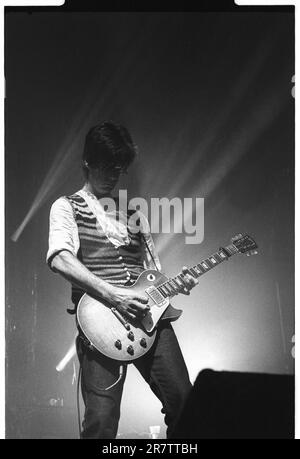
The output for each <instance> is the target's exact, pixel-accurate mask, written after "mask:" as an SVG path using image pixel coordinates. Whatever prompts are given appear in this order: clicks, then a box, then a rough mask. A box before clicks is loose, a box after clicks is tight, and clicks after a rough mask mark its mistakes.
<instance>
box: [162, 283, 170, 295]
mask: <svg viewBox="0 0 300 459" xmlns="http://www.w3.org/2000/svg"><path fill="white" fill-rule="evenodd" d="M160 287H161V289H162V290H163V291H164V292H165V294H166V296H169V294H170V292H169V290H168V289H167V287H166V286H165V285H164V284H162V285H161V286H160Z"/></svg>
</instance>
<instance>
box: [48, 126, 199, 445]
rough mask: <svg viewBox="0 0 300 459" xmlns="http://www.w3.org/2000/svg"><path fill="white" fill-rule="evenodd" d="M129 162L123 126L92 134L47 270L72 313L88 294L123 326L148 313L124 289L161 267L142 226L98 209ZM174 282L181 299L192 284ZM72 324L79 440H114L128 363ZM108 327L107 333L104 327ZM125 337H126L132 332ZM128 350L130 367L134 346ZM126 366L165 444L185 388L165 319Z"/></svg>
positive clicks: (53, 220)
mask: <svg viewBox="0 0 300 459" xmlns="http://www.w3.org/2000/svg"><path fill="white" fill-rule="evenodd" d="M135 156H136V147H135V145H134V143H133V141H132V138H131V136H130V134H129V132H128V131H127V129H126V128H124V127H123V126H121V125H119V124H116V123H113V122H104V123H102V124H99V125H97V126H95V127H93V128H92V129H90V131H89V132H88V134H87V136H86V141H85V146H84V152H83V158H82V161H83V163H82V164H83V171H84V174H85V184H84V186H83V188H82V189H81V190H79V191H77V192H76V193H74V194H73V195H71V196H68V197H65V196H64V197H60V198H59V199H57V200H56V201H55V202H54V203H53V205H52V207H51V211H50V229H49V250H48V253H47V263H48V265H49V267H50V268H51V269H52V270H53V271H54V272H55V273H59V274H61V275H62V276H63V277H64V278H65V279H67V280H68V281H69V282H71V284H72V301H73V303H74V305H75V308H76V307H77V306H78V304H79V303H80V300H82V298H83V295H85V294H88V295H90V296H91V297H92V298H95V299H96V300H97V299H99V301H102V302H104V303H105V304H107V305H109V308H106V309H108V310H109V311H110V308H111V310H112V311H114V312H115V314H114V315H113V316H112V317H115V316H116V315H117V316H118V317H119V319H120V320H123V322H125V325H126V320H128V322H131V323H134V322H135V321H141V320H143V318H145V316H146V315H147V313H148V312H149V309H150V307H149V296H148V295H146V293H144V294H142V293H137V292H136V291H134V290H132V289H130V288H124V287H130V286H132V285H133V284H134V283H135V282H136V281H137V279H138V278H139V276H140V275H141V273H142V272H143V271H144V270H145V269H146V268H152V269H160V262H159V258H158V256H157V254H156V252H155V248H154V244H153V239H152V236H151V234H150V232H149V231H148V230H147V228H146V227H145V229H144V230H143V231H142V230H141V231H139V232H132V231H130V228H129V227H128V225H127V222H128V218H129V211H128V213H127V215H124V213H123V214H122V211H121V210H120V211H119V210H117V211H116V212H115V213H111V212H106V210H105V209H104V207H103V205H102V204H101V200H102V199H103V198H107V197H110V198H112V194H111V193H112V191H113V189H114V188H115V186H116V185H117V182H118V180H119V177H120V174H121V173H123V172H125V171H126V170H127V168H128V167H129V166H130V164H131V163H132V162H133V160H134V158H135ZM115 202H116V205H118V203H117V201H115ZM117 209H118V208H117ZM180 279H181V281H182V285H181V289H180V290H181V292H182V293H185V294H189V291H190V289H191V288H193V287H194V286H195V285H196V284H197V283H198V281H197V280H196V279H195V278H194V277H193V276H192V275H191V274H190V271H189V270H188V269H187V268H185V267H184V268H183V269H182V272H181V277H180ZM99 307H100V306H99ZM77 325H78V329H79V335H78V337H77V341H76V345H77V354H78V358H79V362H80V365H81V389H82V396H83V400H84V403H85V416H84V421H83V430H82V433H81V437H82V438H97V439H100V438H102V439H104V438H106V439H113V438H115V437H116V435H117V430H118V423H119V418H120V403H121V397H122V391H123V385H124V381H125V377H126V370H127V364H128V362H126V361H124V359H123V361H122V360H117V359H115V358H111V357H109V356H108V355H105V353H101V352H99V351H98V350H97V349H95V348H94V347H93V346H92V345H91V343H90V342H89V340H87V338H86V336H85V334H84V333H83V331H82V329H81V327H80V324H79V323H78V322H77ZM128 327H129V325H128ZM106 328H107V332H108V333H109V332H110V330H109V325H108V326H107V327H106ZM129 328H130V327H129ZM131 333H132V332H131ZM127 335H128V336H129V338H128V339H132V336H133V335H132V334H131V335H130V331H128V333H127ZM118 341H119V340H116V341H115V345H116V348H117V347H118ZM141 342H142V340H141ZM141 346H142V345H141ZM141 346H140V348H141V349H142V347H141ZM145 346H146V344H145ZM130 348H131V349H130ZM126 349H127V352H128V361H129V360H130V358H129V357H130V355H129V354H132V353H133V348H132V346H127V348H126ZM132 363H133V364H134V365H135V366H136V368H137V369H138V371H139V372H140V373H141V375H142V376H143V378H144V379H145V381H146V382H147V383H148V384H149V386H150V388H151V390H152V391H153V392H154V394H155V395H156V396H157V397H158V398H159V400H160V401H161V403H162V406H163V409H162V413H164V414H165V422H166V425H167V437H168V438H169V437H170V436H171V435H172V430H173V428H174V426H175V424H176V421H177V419H178V416H179V414H180V411H181V408H182V407H183V404H184V401H185V399H186V397H187V394H188V393H189V391H190V389H191V383H190V380H189V376H188V371H187V368H186V364H185V362H184V359H183V356H182V353H181V350H180V347H179V344H178V341H177V338H176V336H175V333H174V330H173V328H172V325H171V321H170V320H168V319H164V320H160V321H159V322H158V324H157V326H156V334H155V338H153V343H152V344H151V348H150V349H149V350H147V352H146V353H145V354H144V355H142V356H141V357H139V358H137V359H136V360H133V361H132Z"/></svg>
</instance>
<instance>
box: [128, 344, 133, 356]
mask: <svg viewBox="0 0 300 459" xmlns="http://www.w3.org/2000/svg"><path fill="white" fill-rule="evenodd" d="M127 352H128V354H130V355H133V354H134V349H133V347H132V346H128V347H127Z"/></svg>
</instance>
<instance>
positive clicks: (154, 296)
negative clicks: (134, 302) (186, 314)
mask: <svg viewBox="0 0 300 459" xmlns="http://www.w3.org/2000/svg"><path fill="white" fill-rule="evenodd" d="M145 292H146V293H147V294H148V295H149V296H150V298H151V300H153V301H154V303H156V304H157V306H161V305H162V304H164V302H165V298H164V297H163V296H162V294H161V293H160V292H159V291H158V290H157V288H156V287H154V286H151V287H148V288H146V290H145Z"/></svg>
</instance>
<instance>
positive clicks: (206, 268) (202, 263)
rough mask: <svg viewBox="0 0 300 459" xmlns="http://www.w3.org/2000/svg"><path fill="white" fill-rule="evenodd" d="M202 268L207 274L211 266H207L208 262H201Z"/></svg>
mask: <svg viewBox="0 0 300 459" xmlns="http://www.w3.org/2000/svg"><path fill="white" fill-rule="evenodd" d="M201 266H202V268H203V269H204V272H206V271H208V270H209V269H210V268H209V266H208V265H207V263H206V261H202V262H201Z"/></svg>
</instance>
